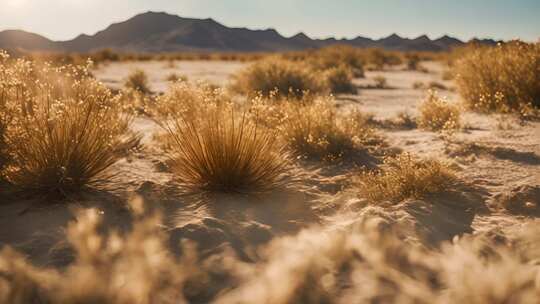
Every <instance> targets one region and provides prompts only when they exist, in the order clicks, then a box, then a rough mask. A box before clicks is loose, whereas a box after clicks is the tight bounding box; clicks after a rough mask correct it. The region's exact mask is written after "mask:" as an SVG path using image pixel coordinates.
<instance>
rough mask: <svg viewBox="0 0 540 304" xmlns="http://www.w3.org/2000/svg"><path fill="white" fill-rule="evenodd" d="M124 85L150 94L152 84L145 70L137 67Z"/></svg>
mask: <svg viewBox="0 0 540 304" xmlns="http://www.w3.org/2000/svg"><path fill="white" fill-rule="evenodd" d="M124 86H125V87H126V88H128V89H132V90H136V91H139V92H141V93H143V94H149V93H151V92H152V91H151V90H150V84H149V83H148V76H147V75H146V73H145V72H144V71H143V70H140V69H137V70H134V71H133V72H131V74H129V76H128V78H127V79H126V82H125V84H124Z"/></svg>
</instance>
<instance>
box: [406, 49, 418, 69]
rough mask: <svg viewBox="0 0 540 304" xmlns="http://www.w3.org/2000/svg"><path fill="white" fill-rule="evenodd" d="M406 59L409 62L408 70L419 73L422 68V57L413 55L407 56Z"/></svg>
mask: <svg viewBox="0 0 540 304" xmlns="http://www.w3.org/2000/svg"><path fill="white" fill-rule="evenodd" d="M405 59H406V60H407V69H408V70H410V71H417V70H419V69H420V68H421V67H420V56H418V55H417V54H414V53H411V54H406V55H405Z"/></svg>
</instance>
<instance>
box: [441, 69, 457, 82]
mask: <svg viewBox="0 0 540 304" xmlns="http://www.w3.org/2000/svg"><path fill="white" fill-rule="evenodd" d="M441 78H442V80H446V81H449V80H453V79H454V73H452V71H451V70H444V71H443V73H442V75H441Z"/></svg>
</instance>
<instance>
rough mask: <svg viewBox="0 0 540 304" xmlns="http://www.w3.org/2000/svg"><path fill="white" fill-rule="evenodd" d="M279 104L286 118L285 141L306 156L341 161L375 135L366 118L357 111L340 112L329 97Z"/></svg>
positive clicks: (284, 125)
mask: <svg viewBox="0 0 540 304" xmlns="http://www.w3.org/2000/svg"><path fill="white" fill-rule="evenodd" d="M280 107H281V111H284V112H285V115H284V116H285V117H286V119H285V120H284V122H283V124H282V125H281V127H280V128H281V129H282V135H283V137H284V138H285V141H286V142H287V144H288V146H289V148H290V149H292V151H294V152H295V153H296V154H297V155H299V156H301V157H304V158H307V159H317V160H324V161H337V160H341V159H343V158H344V157H346V156H348V155H350V154H351V153H353V152H354V151H355V150H356V148H357V147H358V145H359V144H360V143H361V142H362V141H363V140H365V139H367V138H368V137H370V136H371V135H373V132H372V129H371V128H369V127H368V126H367V124H366V123H365V122H366V120H365V119H361V118H360V117H359V116H358V115H357V114H356V112H353V113H351V114H349V115H348V116H343V115H339V114H338V113H337V111H336V108H335V105H334V101H333V100H332V99H330V98H323V97H317V98H315V99H314V100H312V101H311V102H309V103H294V102H288V103H285V104H282V105H281V106H280Z"/></svg>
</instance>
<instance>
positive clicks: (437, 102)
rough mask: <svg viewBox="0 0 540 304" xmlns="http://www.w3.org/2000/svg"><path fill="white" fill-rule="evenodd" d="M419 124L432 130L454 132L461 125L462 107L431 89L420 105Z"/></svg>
mask: <svg viewBox="0 0 540 304" xmlns="http://www.w3.org/2000/svg"><path fill="white" fill-rule="evenodd" d="M419 110H420V116H419V117H418V119H417V122H418V126H419V127H420V128H424V129H427V130H431V131H445V132H452V131H454V130H457V129H459V128H460V127H461V122H460V113H461V111H460V109H459V108H458V106H456V105H453V104H451V103H449V102H448V101H447V100H446V99H445V98H441V97H439V96H438V95H437V93H436V92H434V91H429V92H428V95H427V97H426V99H425V100H424V102H423V103H422V104H421V105H420V108H419Z"/></svg>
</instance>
